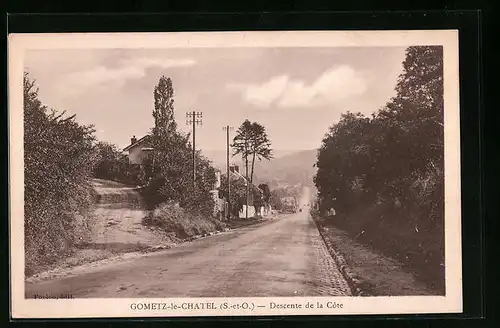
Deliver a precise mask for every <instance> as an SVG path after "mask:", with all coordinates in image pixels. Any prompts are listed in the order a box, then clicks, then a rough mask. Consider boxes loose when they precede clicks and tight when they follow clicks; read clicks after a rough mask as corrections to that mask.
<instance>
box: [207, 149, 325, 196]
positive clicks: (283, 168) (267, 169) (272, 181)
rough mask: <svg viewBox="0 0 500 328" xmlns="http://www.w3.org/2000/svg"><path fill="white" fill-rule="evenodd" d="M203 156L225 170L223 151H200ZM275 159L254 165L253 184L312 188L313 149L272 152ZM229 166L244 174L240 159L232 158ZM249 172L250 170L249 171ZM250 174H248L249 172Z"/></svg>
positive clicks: (314, 160) (314, 154) (314, 153)
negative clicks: (235, 167)
mask: <svg viewBox="0 0 500 328" xmlns="http://www.w3.org/2000/svg"><path fill="white" fill-rule="evenodd" d="M202 153H203V155H204V156H205V157H207V158H208V159H210V160H211V161H212V164H213V165H214V166H215V167H216V168H218V169H220V170H221V171H223V172H224V171H225V170H226V152H225V151H223V150H208V151H202ZM274 153H275V158H274V159H272V160H270V161H267V160H262V161H260V162H259V161H257V162H256V163H255V173H254V181H255V183H257V184H259V183H268V184H269V186H270V187H271V188H275V187H278V186H293V185H297V184H300V185H302V186H309V187H310V186H314V183H313V181H312V179H313V177H314V175H315V174H316V168H315V167H313V165H314V163H316V154H317V151H316V150H315V149H312V150H300V151H297V150H295V151H293V150H279V151H274ZM230 162H231V164H237V165H239V166H240V172H241V173H243V174H244V172H245V167H244V164H243V161H242V160H241V158H240V157H232V158H231V159H230ZM249 170H250V169H249ZM249 173H250V172H249Z"/></svg>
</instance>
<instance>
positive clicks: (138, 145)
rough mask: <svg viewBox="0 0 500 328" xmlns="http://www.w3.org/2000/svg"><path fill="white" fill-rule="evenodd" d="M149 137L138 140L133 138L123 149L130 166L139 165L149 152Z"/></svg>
mask: <svg viewBox="0 0 500 328" xmlns="http://www.w3.org/2000/svg"><path fill="white" fill-rule="evenodd" d="M149 142H150V136H149V135H146V136H144V137H142V138H140V139H137V138H136V137H135V136H133V137H132V138H130V145H128V146H127V147H125V148H123V151H124V152H128V159H129V163H130V164H136V165H141V164H142V162H143V161H144V159H145V158H146V156H147V152H148V150H150V149H151V148H150V143H149Z"/></svg>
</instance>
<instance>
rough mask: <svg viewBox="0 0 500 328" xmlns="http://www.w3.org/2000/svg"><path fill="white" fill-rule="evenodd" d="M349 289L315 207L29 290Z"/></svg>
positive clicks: (272, 292) (115, 293)
mask: <svg viewBox="0 0 500 328" xmlns="http://www.w3.org/2000/svg"><path fill="white" fill-rule="evenodd" d="M305 196H306V195H305ZM304 199H305V198H304ZM304 202H305V200H303V201H302V202H301V203H304ZM349 293H350V290H349V287H348V285H347V283H346V282H345V280H344V279H343V277H342V275H341V273H340V272H339V270H338V268H337V267H336V265H335V262H334V261H333V259H332V258H331V256H330V254H329V253H328V250H327V249H326V246H325V245H324V243H323V241H322V239H321V237H320V235H319V233H318V230H317V228H316V226H315V224H314V222H313V221H312V220H311V218H310V216H309V213H308V210H307V208H305V209H304V210H303V211H302V212H298V213H295V214H291V215H284V216H281V217H279V218H277V219H274V220H270V221H268V222H265V223H263V224H259V225H258V226H252V227H247V228H243V229H240V230H237V231H232V232H227V233H223V234H220V235H215V236H211V237H207V238H203V239H199V240H196V241H194V242H191V243H187V244H183V245H180V246H178V247H175V248H172V249H169V250H167V251H163V252H161V253H157V254H154V255H150V256H144V257H138V258H134V259H130V260H126V261H122V262H119V263H113V264H108V265H105V266H100V267H97V268H92V269H89V270H88V271H87V272H83V273H80V274H78V275H75V276H70V277H65V278H56V279H53V280H48V281H39V282H35V283H28V282H27V283H26V284H25V295H26V297H27V298H32V297H34V296H35V294H37V295H44V296H47V295H60V294H69V295H71V296H72V297H74V298H91V297H259V296H262V297H263V296H328V295H349Z"/></svg>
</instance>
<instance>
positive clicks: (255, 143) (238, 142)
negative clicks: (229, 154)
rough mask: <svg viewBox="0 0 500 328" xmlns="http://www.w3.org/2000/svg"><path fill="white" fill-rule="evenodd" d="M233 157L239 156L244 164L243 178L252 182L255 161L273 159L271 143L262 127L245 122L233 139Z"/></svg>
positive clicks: (255, 123)
mask: <svg viewBox="0 0 500 328" xmlns="http://www.w3.org/2000/svg"><path fill="white" fill-rule="evenodd" d="M231 146H232V147H233V156H235V155H238V154H240V155H241V157H242V159H243V161H244V162H245V170H246V173H245V176H246V177H249V178H250V179H249V180H250V182H253V174H254V168H255V159H258V160H259V161H260V160H262V159H267V160H270V159H272V158H273V155H272V149H271V141H270V140H269V138H268V136H267V133H266V129H265V128H264V126H262V125H260V124H259V123H257V122H253V123H251V122H250V121H249V120H245V121H244V122H243V123H242V124H241V125H240V127H239V128H238V131H237V132H236V136H235V137H234V138H233V143H232V145H231ZM249 157H251V159H252V164H251V173H250V176H249V175H248V167H249Z"/></svg>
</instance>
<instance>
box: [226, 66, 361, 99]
mask: <svg viewBox="0 0 500 328" xmlns="http://www.w3.org/2000/svg"><path fill="white" fill-rule="evenodd" d="M228 87H229V88H230V89H234V90H237V91H239V92H241V93H242V95H243V98H244V99H245V100H246V101H247V102H249V103H251V104H253V105H255V106H258V107H261V108H266V107H269V106H270V105H271V104H273V103H275V104H276V106H278V107H281V108H293V107H311V106H317V105H325V104H332V103H336V102H338V101H342V100H345V99H347V98H350V97H353V96H359V95H361V94H363V93H364V92H365V91H366V89H367V82H366V80H365V79H364V77H363V76H362V75H361V74H360V73H359V72H357V71H355V70H354V69H353V68H351V67H350V66H346V65H344V66H337V67H332V68H330V69H329V70H327V71H325V72H324V73H323V74H321V75H320V76H319V77H318V78H317V79H316V80H315V81H313V82H312V83H311V84H309V85H307V84H306V83H305V82H304V81H302V80H298V79H291V78H290V77H289V76H286V75H282V76H277V77H273V78H271V79H270V80H268V81H266V82H264V83H262V84H246V85H244V84H232V85H229V86H228Z"/></svg>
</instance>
